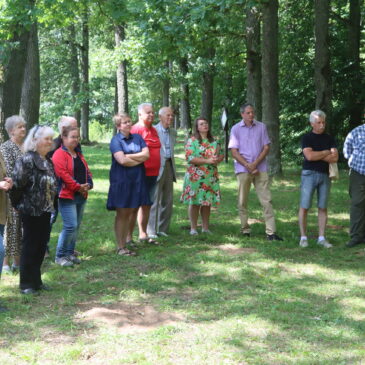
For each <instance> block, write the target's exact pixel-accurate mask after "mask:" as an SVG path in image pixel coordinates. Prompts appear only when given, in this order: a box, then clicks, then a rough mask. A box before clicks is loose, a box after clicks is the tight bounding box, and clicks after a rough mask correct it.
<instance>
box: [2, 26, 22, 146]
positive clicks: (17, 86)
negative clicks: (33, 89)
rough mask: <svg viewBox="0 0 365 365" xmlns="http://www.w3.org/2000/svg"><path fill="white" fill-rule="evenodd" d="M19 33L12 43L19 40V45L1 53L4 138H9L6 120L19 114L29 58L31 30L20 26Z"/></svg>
mask: <svg viewBox="0 0 365 365" xmlns="http://www.w3.org/2000/svg"><path fill="white" fill-rule="evenodd" d="M18 29H19V33H17V34H15V35H14V36H13V39H12V40H11V43H15V42H17V43H18V44H17V46H15V47H14V48H11V50H10V49H9V50H5V52H4V53H3V54H2V55H0V57H1V65H0V71H1V72H0V119H1V120H0V122H1V126H0V134H1V138H2V140H3V141H4V140H6V139H7V133H6V131H5V128H4V122H5V119H6V118H7V117H10V116H11V115H14V114H19V109H20V102H21V96H22V85H23V77H24V69H25V63H26V60H27V46H28V39H29V31H27V30H25V29H22V27H21V26H18Z"/></svg>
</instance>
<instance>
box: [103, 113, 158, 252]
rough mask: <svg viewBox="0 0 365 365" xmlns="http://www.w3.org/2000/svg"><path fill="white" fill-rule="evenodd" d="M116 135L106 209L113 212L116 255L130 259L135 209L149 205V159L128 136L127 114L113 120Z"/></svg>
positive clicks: (137, 138)
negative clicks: (146, 163)
mask: <svg viewBox="0 0 365 365" xmlns="http://www.w3.org/2000/svg"><path fill="white" fill-rule="evenodd" d="M113 121H114V124H115V127H116V128H117V130H118V133H117V134H116V135H115V136H114V137H113V138H112V140H111V142H110V152H111V153H112V166H111V169H110V187H109V193H108V202H107V209H108V210H115V211H116V215H115V224H114V229H115V236H116V239H117V245H118V249H117V254H118V255H121V256H134V255H135V252H134V251H131V250H129V249H128V248H127V247H126V245H127V242H130V243H133V241H132V233H133V227H134V225H135V222H136V218H137V212H138V208H139V207H141V206H147V205H152V202H151V201H150V198H149V192H148V186H147V182H146V175H145V167H144V164H143V163H144V161H146V160H148V158H149V156H150V155H149V151H148V147H147V145H146V142H145V141H144V139H143V138H142V137H141V136H140V135H139V134H132V133H130V132H131V129H132V121H131V118H130V117H129V115H128V114H125V113H123V114H117V115H115V116H114V118H113Z"/></svg>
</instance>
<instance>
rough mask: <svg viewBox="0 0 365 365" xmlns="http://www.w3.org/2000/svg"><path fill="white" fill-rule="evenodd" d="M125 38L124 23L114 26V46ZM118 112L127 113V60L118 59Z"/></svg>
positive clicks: (118, 44)
mask: <svg viewBox="0 0 365 365" xmlns="http://www.w3.org/2000/svg"><path fill="white" fill-rule="evenodd" d="M124 39H125V29H124V25H117V26H116V27H115V46H116V48H119V47H120V45H121V43H122V42H123V41H124ZM117 95H118V113H128V79H127V61H126V60H123V61H120V62H119V64H118V69H117Z"/></svg>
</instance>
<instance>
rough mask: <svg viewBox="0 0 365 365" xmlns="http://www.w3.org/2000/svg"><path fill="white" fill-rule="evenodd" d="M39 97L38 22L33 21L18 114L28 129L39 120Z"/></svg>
mask: <svg viewBox="0 0 365 365" xmlns="http://www.w3.org/2000/svg"><path fill="white" fill-rule="evenodd" d="M40 97H41V86H40V65H39V45H38V24H37V22H35V23H34V24H33V25H32V27H31V29H30V34H29V39H28V47H27V61H26V64H25V70H24V79H23V86H22V96H21V104H20V115H21V116H22V117H23V118H24V119H25V121H26V122H27V128H28V129H30V128H32V127H33V126H34V125H36V124H38V122H39V107H40Z"/></svg>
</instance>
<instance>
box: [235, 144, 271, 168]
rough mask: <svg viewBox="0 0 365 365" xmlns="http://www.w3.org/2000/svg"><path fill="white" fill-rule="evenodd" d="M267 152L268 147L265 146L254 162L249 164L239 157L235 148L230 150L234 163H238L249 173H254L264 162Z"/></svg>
mask: <svg viewBox="0 0 365 365" xmlns="http://www.w3.org/2000/svg"><path fill="white" fill-rule="evenodd" d="M269 151H270V145H268V144H265V145H264V147H263V148H262V151H261V153H260V154H259V156H258V157H257V159H256V160H255V161H254V162H252V163H249V162H247V161H246V159H245V158H244V157H242V156H241V155H240V153H239V151H238V149H237V148H231V153H232V157H233V158H234V159H235V160H236V161H238V162H239V163H240V164H241V165H242V166H244V167H246V169H247V170H248V171H250V172H254V171H255V170H256V169H257V166H258V165H259V164H260V163H261V162H262V161H263V160H264V158H265V157H266V156H267V154H268V153H269Z"/></svg>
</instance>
